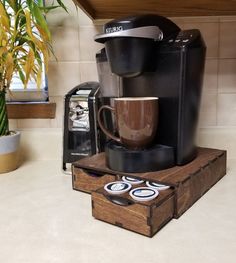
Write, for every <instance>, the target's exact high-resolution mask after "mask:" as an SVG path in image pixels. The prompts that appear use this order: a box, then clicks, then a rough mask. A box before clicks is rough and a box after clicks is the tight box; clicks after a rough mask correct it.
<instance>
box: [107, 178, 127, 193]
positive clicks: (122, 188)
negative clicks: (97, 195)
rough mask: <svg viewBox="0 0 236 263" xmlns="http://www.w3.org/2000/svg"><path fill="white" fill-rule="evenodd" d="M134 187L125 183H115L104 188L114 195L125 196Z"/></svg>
mask: <svg viewBox="0 0 236 263" xmlns="http://www.w3.org/2000/svg"><path fill="white" fill-rule="evenodd" d="M131 187H132V185H131V184H130V183H127V182H124V181H115V182H111V183H108V184H106V185H105V186H104V189H105V190H106V191H107V192H108V193H109V194H113V195H119V194H124V193H126V192H128V191H129V190H130V189H131Z"/></svg>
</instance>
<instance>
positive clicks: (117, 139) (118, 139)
mask: <svg viewBox="0 0 236 263" xmlns="http://www.w3.org/2000/svg"><path fill="white" fill-rule="evenodd" d="M105 109H107V110H110V111H111V112H112V113H113V114H115V110H114V108H112V107H111V106H108V105H103V106H102V107H101V108H100V109H99V110H98V124H99V126H100V128H101V130H102V131H103V132H104V133H105V134H106V135H107V136H108V137H109V138H111V139H112V140H114V141H116V142H120V138H119V137H116V136H115V135H113V134H112V133H111V132H110V131H108V130H107V129H106V128H105V127H104V125H103V121H102V118H101V114H102V111H103V110H105Z"/></svg>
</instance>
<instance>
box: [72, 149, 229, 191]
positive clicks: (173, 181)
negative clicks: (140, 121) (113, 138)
mask: <svg viewBox="0 0 236 263" xmlns="http://www.w3.org/2000/svg"><path fill="white" fill-rule="evenodd" d="M222 154H225V151H222V150H218V149H209V148H198V154H197V157H196V158H195V159H194V160H193V161H192V162H190V163H188V164H186V165H183V166H175V167H172V168H170V169H165V170H161V171H156V172H148V173H123V172H116V171H113V170H111V169H109V168H108V167H107V166H106V162H105V154H104V153H99V154H96V155H93V156H91V157H87V158H84V159H81V160H79V161H78V162H75V163H74V164H73V165H74V166H75V167H78V168H83V169H89V170H94V171H97V172H102V173H106V174H114V175H116V174H119V175H126V176H131V177H134V178H139V179H144V180H149V181H153V182H157V183H158V182H159V183H163V184H167V185H170V186H174V187H176V186H178V184H182V183H183V182H184V181H186V180H187V179H188V178H189V177H190V175H191V174H195V173H197V172H199V171H200V170H201V169H202V167H205V166H207V165H208V163H209V162H211V161H213V160H214V159H216V158H218V157H219V156H220V155H222ZM157 162H158V160H157Z"/></svg>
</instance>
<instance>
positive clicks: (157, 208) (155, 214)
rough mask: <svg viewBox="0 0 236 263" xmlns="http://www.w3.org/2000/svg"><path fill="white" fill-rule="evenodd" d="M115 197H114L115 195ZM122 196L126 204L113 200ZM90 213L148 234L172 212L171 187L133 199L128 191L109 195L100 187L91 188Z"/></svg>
mask: <svg viewBox="0 0 236 263" xmlns="http://www.w3.org/2000/svg"><path fill="white" fill-rule="evenodd" d="M117 198H118V199H117ZM120 198H122V199H124V200H125V203H126V205H120V204H117V203H116V202H117V201H119V199H120ZM92 215H93V216H94V217H95V218H96V219H99V220H102V221H105V222H108V223H111V224H114V225H116V226H119V227H122V228H125V229H129V230H131V231H134V232H137V233H139V234H143V235H145V236H148V237H152V236H153V235H154V234H155V233H156V232H157V231H158V230H160V229H161V228H162V227H163V226H164V225H165V224H166V223H167V222H169V221H170V220H171V219H172V218H173V215H174V191H173V189H168V190H165V191H162V192H160V194H159V196H158V197H157V198H155V199H154V200H152V201H148V202H137V201H135V200H133V199H132V198H131V197H130V196H129V194H128V193H125V194H123V195H119V196H115V195H109V194H108V193H107V192H106V191H105V190H104V189H103V188H100V189H98V190H96V191H95V192H92Z"/></svg>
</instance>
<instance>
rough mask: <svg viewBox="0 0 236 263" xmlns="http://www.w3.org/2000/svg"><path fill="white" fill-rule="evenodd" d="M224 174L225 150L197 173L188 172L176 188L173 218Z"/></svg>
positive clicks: (180, 213)
mask: <svg viewBox="0 0 236 263" xmlns="http://www.w3.org/2000/svg"><path fill="white" fill-rule="evenodd" d="M225 174H226V152H223V154H222V155H220V156H219V157H217V158H215V159H214V160H212V161H211V162H209V163H208V165H206V166H205V167H202V168H201V169H200V170H199V171H198V172H197V173H195V174H190V175H189V177H188V179H187V180H186V181H183V182H182V183H181V184H179V185H178V187H177V188H176V193H175V200H176V203H175V218H179V217H180V216H181V215H182V214H183V213H184V212H185V211H187V210H188V209H189V208H190V207H191V206H192V205H193V204H194V203H195V202H196V201H197V200H198V199H199V198H201V197H202V196H203V195H204V194H205V193H206V192H207V191H208V190H209V189H210V188H211V187H212V186H213V185H214V184H216V183H217V182H218V181H219V180H220V179H221V178H222V177H223V176H224V175H225Z"/></svg>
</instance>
